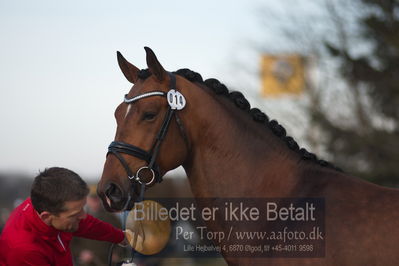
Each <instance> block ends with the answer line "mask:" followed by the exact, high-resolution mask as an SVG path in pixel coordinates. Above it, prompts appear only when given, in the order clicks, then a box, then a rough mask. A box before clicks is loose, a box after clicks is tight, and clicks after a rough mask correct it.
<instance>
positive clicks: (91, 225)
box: [73, 214, 125, 243]
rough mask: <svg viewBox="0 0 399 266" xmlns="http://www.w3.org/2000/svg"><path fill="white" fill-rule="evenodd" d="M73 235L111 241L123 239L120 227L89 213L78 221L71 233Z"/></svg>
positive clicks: (116, 241) (117, 241)
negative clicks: (73, 231) (76, 228)
mask: <svg viewBox="0 0 399 266" xmlns="http://www.w3.org/2000/svg"><path fill="white" fill-rule="evenodd" d="M73 235H74V236H78V237H84V238H89V239H95V240H102V241H108V242H112V243H120V242H122V241H123V240H124V239H125V235H124V233H123V232H122V230H121V229H119V228H116V227H114V226H112V225H111V224H109V223H106V222H103V221H101V220H99V219H97V218H94V217H93V216H91V215H89V214H88V215H87V217H86V219H83V220H82V221H81V222H80V224H79V229H78V231H76V232H75V233H73Z"/></svg>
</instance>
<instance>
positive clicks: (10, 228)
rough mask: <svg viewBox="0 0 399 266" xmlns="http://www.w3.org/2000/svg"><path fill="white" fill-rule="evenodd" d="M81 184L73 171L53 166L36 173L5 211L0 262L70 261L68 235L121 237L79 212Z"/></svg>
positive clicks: (112, 239) (117, 239)
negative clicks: (27, 193) (14, 205)
mask: <svg viewBox="0 0 399 266" xmlns="http://www.w3.org/2000/svg"><path fill="white" fill-rule="evenodd" d="M88 193H89V189H88V187H87V184H86V183H85V182H84V181H83V180H82V178H81V177H80V176H79V175H77V174H76V173H74V172H72V171H70V170H68V169H65V168H58V167H53V168H49V169H46V170H45V171H44V172H42V173H40V174H39V175H38V176H37V177H36V178H35V180H34V181H33V184H32V189H31V196H30V198H28V199H26V200H25V201H24V202H23V203H22V204H21V205H19V206H18V207H17V208H16V209H15V210H14V211H13V212H12V213H11V215H10V217H9V219H8V221H7V223H6V225H5V227H4V229H3V231H2V234H1V236H0V266H3V265H12V266H18V265H40V266H46V265H62V266H67V265H73V264H72V256H71V251H70V248H69V243H70V242H71V239H72V237H73V236H78V237H84V238H90V239H95V240H102V241H108V242H113V243H121V242H123V241H124V239H125V236H124V233H123V232H122V231H121V230H120V229H117V228H115V227H113V226H112V225H110V224H108V223H105V222H102V221H101V220H98V219H96V218H94V217H92V216H90V215H88V214H86V213H85V211H84V209H83V207H84V206H85V204H86V196H87V194H88Z"/></svg>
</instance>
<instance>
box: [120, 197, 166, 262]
mask: <svg viewBox="0 0 399 266" xmlns="http://www.w3.org/2000/svg"><path fill="white" fill-rule="evenodd" d="M161 208H162V209H164V207H162V205H161V204H159V203H158V202H156V201H152V200H145V201H143V202H141V203H136V204H135V206H134V208H133V209H132V210H131V211H130V212H129V215H128V217H127V219H126V238H127V240H128V241H129V244H130V246H132V248H134V249H135V250H136V251H138V252H140V253H141V254H144V255H153V254H156V253H159V252H160V251H161V250H162V249H163V248H164V247H165V246H166V244H167V243H168V241H169V237H170V232H171V224H170V219H169V216H167V214H165V212H161V213H160V210H161ZM161 214H165V215H161Z"/></svg>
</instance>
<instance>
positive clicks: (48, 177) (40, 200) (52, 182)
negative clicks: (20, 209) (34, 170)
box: [30, 167, 89, 214]
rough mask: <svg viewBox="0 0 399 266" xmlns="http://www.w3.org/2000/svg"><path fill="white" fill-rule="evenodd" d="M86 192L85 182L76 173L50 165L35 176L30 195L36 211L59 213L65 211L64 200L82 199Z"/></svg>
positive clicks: (87, 189) (87, 191)
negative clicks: (50, 166)
mask: <svg viewBox="0 0 399 266" xmlns="http://www.w3.org/2000/svg"><path fill="white" fill-rule="evenodd" d="M88 193H89V188H88V187H87V184H86V182H85V181H83V179H82V178H81V177H80V176H79V175H78V174H76V173H75V172H73V171H71V170H68V169H66V168H61V167H52V168H47V169H45V170H44V171H43V172H40V173H39V175H38V176H36V177H35V180H34V181H33V184H32V188H31V192H30V197H31V200H32V204H33V207H34V208H35V210H36V211H37V212H38V213H41V212H43V211H48V212H50V213H53V214H59V213H60V212H63V211H65V209H64V204H65V202H67V201H77V200H82V199H84V198H85V197H86V196H87V194H88Z"/></svg>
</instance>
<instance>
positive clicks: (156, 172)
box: [107, 72, 188, 207]
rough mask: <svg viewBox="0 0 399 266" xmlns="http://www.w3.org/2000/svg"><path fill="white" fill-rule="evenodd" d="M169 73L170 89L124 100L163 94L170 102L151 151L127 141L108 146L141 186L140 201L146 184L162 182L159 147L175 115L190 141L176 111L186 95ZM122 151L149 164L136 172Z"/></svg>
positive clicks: (181, 105) (130, 101)
mask: <svg viewBox="0 0 399 266" xmlns="http://www.w3.org/2000/svg"><path fill="white" fill-rule="evenodd" d="M168 75H169V77H170V88H169V91H168V92H167V93H166V92H163V91H151V92H147V93H143V94H139V95H137V96H135V97H133V98H130V99H128V98H127V95H125V98H124V102H125V103H127V104H131V103H134V102H136V101H139V100H141V99H144V98H148V97H154V96H161V97H166V98H167V102H168V104H169V107H168V110H167V111H166V114H165V117H164V120H163V122H162V125H161V128H160V130H159V132H158V134H157V136H156V138H155V141H154V144H153V146H152V148H151V149H150V150H149V151H145V150H143V149H141V148H139V147H137V146H134V145H132V144H128V143H125V142H121V141H113V142H111V144H110V145H109V147H108V153H107V156H108V155H109V154H113V155H115V156H116V158H117V159H118V160H119V162H120V163H121V164H122V166H123V167H124V169H125V171H126V173H127V176H128V178H129V179H130V180H131V181H132V182H133V184H138V185H140V186H141V193H140V195H139V199H138V201H141V200H142V199H143V194H144V190H145V187H146V186H150V185H152V184H154V183H155V182H158V183H160V182H162V176H161V175H160V169H159V166H158V165H157V163H156V159H157V156H158V153H159V149H160V147H161V144H162V141H163V140H164V138H165V136H166V133H167V132H168V128H169V124H170V122H171V120H172V117H173V116H175V118H176V122H177V124H178V126H179V130H180V132H181V133H182V136H183V138H184V140H185V142H186V143H188V140H187V136H186V134H185V130H184V127H183V125H182V123H181V121H180V119H179V118H178V116H177V114H176V111H177V110H181V109H183V108H184V107H185V104H186V100H185V98H184V96H183V95H182V94H181V93H180V92H178V91H177V90H176V77H175V75H173V74H172V73H169V72H168ZM121 153H124V154H127V155H130V156H134V157H136V158H139V159H141V160H143V161H146V162H147V164H148V165H147V166H143V167H141V168H139V169H138V170H137V172H136V173H135V174H134V173H133V171H132V170H131V169H130V167H129V164H128V162H127V161H126V160H125V159H124V158H123V157H122V155H121ZM146 172H147V173H148V172H149V173H150V176H151V178H150V180H145V173H146ZM129 202H130V195H129V200H128V201H127V202H126V205H125V207H126V206H128V204H129Z"/></svg>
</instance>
